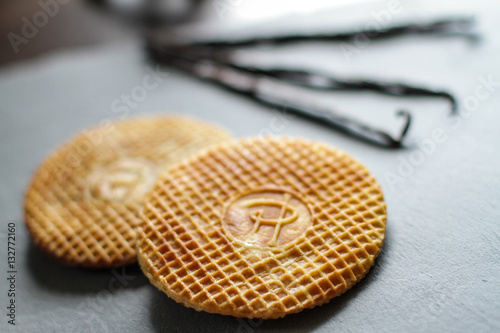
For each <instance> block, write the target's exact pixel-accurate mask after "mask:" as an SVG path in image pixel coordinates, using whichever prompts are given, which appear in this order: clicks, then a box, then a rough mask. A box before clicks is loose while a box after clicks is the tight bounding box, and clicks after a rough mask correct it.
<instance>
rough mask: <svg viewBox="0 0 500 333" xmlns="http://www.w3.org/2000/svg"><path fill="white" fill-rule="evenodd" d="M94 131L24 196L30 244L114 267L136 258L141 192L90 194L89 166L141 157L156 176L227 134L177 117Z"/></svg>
mask: <svg viewBox="0 0 500 333" xmlns="http://www.w3.org/2000/svg"><path fill="white" fill-rule="evenodd" d="M99 130H100V129H99V128H94V129H91V130H88V131H86V132H85V134H80V135H78V136H77V137H75V138H74V139H73V140H71V141H69V142H68V143H67V144H66V145H64V146H63V147H62V148H61V149H59V150H57V151H56V152H55V153H54V154H53V155H51V156H50V157H49V158H48V159H47V160H46V161H44V162H43V164H42V165H41V166H40V168H39V169H38V170H37V172H36V174H35V176H34V178H33V181H32V183H31V185H30V187H29V189H28V191H27V195H26V200H25V219H26V223H27V226H28V230H29V231H30V234H31V235H32V238H33V240H34V242H35V244H36V245H37V246H38V247H40V248H41V249H42V250H44V252H46V253H47V254H49V255H50V256H52V257H54V258H55V259H57V260H59V261H61V262H63V263H65V264H68V265H79V266H85V267H92V268H98V267H118V266H123V265H126V264H130V263H133V262H135V261H136V260H137V256H136V250H135V242H136V233H135V229H134V228H136V227H137V225H138V222H139V218H138V213H139V211H140V210H141V209H142V201H143V199H144V196H142V198H138V199H137V200H132V201H127V202H123V201H113V200H102V199H100V198H95V197H93V196H92V195H89V177H90V174H91V172H92V170H95V169H96V168H98V167H101V166H103V165H106V164H107V163H112V162H113V161H119V160H121V159H124V158H127V159H143V160H146V161H147V162H148V163H149V164H150V165H151V166H153V167H154V168H156V169H153V170H151V171H149V172H151V173H153V174H152V175H151V176H152V177H154V178H153V179H156V176H157V175H156V174H157V173H160V172H162V171H163V170H164V169H166V168H168V167H170V166H171V165H172V164H174V163H177V162H179V161H180V160H181V159H182V158H185V157H187V156H189V155H191V154H193V153H195V152H197V151H198V150H200V149H201V148H204V147H206V146H208V145H210V144H213V143H220V142H222V141H224V140H229V139H231V136H230V135H229V134H228V133H227V132H226V131H224V130H222V129H219V128H217V127H214V126H212V125H210V124H206V123H204V122H201V121H197V120H194V119H191V118H187V117H179V116H164V117H162V116H158V117H146V118H137V119H131V120H127V121H121V122H116V123H114V127H113V128H112V129H111V130H109V131H106V132H104V133H102V132H98V131H99ZM99 133H102V137H101V140H100V141H98V134H99ZM91 137H93V139H94V141H95V142H97V143H96V144H92V143H91V141H90V139H89V138H91Z"/></svg>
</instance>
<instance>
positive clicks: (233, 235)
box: [137, 137, 386, 319]
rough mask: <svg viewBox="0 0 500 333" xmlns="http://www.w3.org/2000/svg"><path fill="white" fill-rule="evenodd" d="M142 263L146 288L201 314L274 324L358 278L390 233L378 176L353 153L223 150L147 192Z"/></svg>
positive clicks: (270, 140) (269, 143) (276, 142)
mask: <svg viewBox="0 0 500 333" xmlns="http://www.w3.org/2000/svg"><path fill="white" fill-rule="evenodd" d="M143 220H144V222H143V223H142V224H141V228H139V231H138V244H137V247H138V257H139V263H140V265H141V268H142V270H143V271H144V273H145V274H146V275H147V276H148V278H149V279H150V281H151V282H152V283H153V284H154V285H155V286H156V287H157V288H159V289H160V290H162V291H163V292H165V293H166V294H167V295H168V296H170V297H171V298H173V299H174V300H176V301H177V302H180V303H183V304H184V305H186V306H188V307H192V308H194V309H196V310H204V311H207V312H212V313H220V314H225V315H233V316H237V317H249V318H254V317H255V318H256V317H259V318H264V319H266V318H278V317H282V316H284V315H287V314H290V313H296V312H299V311H301V310H302V309H304V308H312V307H314V306H316V305H320V304H323V303H325V302H327V301H328V300H330V299H331V298H333V297H335V296H338V295H340V294H342V293H343V292H344V291H346V290H348V289H349V288H351V287H352V286H353V285H354V284H355V283H356V282H358V281H359V280H360V279H361V278H362V277H363V276H364V275H365V274H366V273H367V271H368V269H369V268H370V266H371V265H372V264H373V262H374V259H375V257H376V256H377V255H378V254H379V252H380V250H381V246H382V243H383V241H384V235H385V225H386V206H385V202H384V198H383V194H382V191H381V189H380V186H379V184H378V183H377V181H376V180H375V179H374V178H373V177H372V176H371V175H370V173H369V172H368V170H367V169H366V168H365V167H364V166H363V165H362V164H360V163H359V162H357V161H355V160H354V159H353V158H352V157H350V156H349V155H347V154H345V153H343V152H341V151H339V150H337V149H334V148H332V147H329V146H326V145H324V144H321V143H316V142H310V141H305V140H301V139H291V138H282V137H265V138H251V139H243V140H238V141H233V142H231V143H227V144H220V145H217V146H214V147H211V148H210V149H208V150H205V151H204V152H200V153H198V154H196V155H194V156H192V157H191V158H189V159H187V160H185V161H183V162H182V163H180V164H177V165H176V166H174V167H173V168H172V169H170V170H169V173H168V174H166V175H165V176H164V177H162V178H161V179H160V180H159V181H158V183H157V184H156V186H155V188H154V189H153V191H152V192H151V193H150V194H149V195H148V198H147V199H146V202H145V208H144V211H143Z"/></svg>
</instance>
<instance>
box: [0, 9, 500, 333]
mask: <svg viewBox="0 0 500 333" xmlns="http://www.w3.org/2000/svg"><path fill="white" fill-rule="evenodd" d="M387 6H388V5H387V3H386V2H378V1H377V2H370V3H369V4H366V5H364V6H363V7H356V8H351V7H349V8H346V9H343V10H335V11H330V12H328V11H322V12H320V13H317V14H315V16H314V18H315V19H314V20H311V17H309V18H308V19H304V18H301V17H291V18H289V19H284V20H283V21H280V22H272V23H269V24H267V25H260V26H259V27H256V28H255V29H251V31H250V32H252V33H254V32H255V31H256V30H259V29H260V30H262V31H263V32H266V31H271V30H273V29H275V30H280V29H283V30H286V29H298V28H301V27H310V26H311V25H312V26H314V24H318V26H319V27H322V26H321V24H319V23H318V22H323V23H322V24H324V25H323V27H325V26H331V27H337V26H338V27H342V26H345V25H346V24H347V23H349V22H351V23H355V24H357V26H359V27H362V26H363V25H364V24H363V23H362V22H368V21H372V22H373V20H375V18H374V16H373V11H375V13H378V12H379V11H380V10H385V9H387V8H388V7H387ZM401 6H402V10H401V12H400V13H398V14H394V15H392V16H391V20H392V22H393V23H396V22H400V21H405V20H407V19H418V18H431V17H437V16H442V15H444V14H450V13H451V14H454V13H465V14H474V15H476V17H477V19H478V30H479V31H481V33H482V34H483V37H484V38H483V40H482V42H481V43H479V44H475V45H474V44H471V43H470V42H468V41H467V40H465V39H463V38H455V37H450V38H437V37H436V38H421V37H411V38H402V39H394V40H387V41H373V42H369V43H367V44H363V45H362V46H360V47H357V49H356V52H355V53H353V54H352V55H351V57H350V58H348V57H346V55H345V53H344V52H343V51H342V49H341V47H340V46H339V45H338V44H334V45H326V44H317V45H313V46H309V47H304V46H301V45H297V46H290V47H286V48H284V49H282V50H276V51H274V50H273V51H271V50H270V51H269V53H268V54H272V55H273V57H272V60H273V61H275V62H278V63H286V64H294V65H295V64H301V65H303V66H310V67H312V66H314V67H315V68H321V69H323V70H325V71H328V72H332V73H336V74H338V75H346V76H348V75H351V76H362V75H364V76H370V77H375V78H385V79H399V80H403V81H408V82H414V83H424V84H427V85H429V86H432V87H447V88H448V89H450V90H452V91H454V92H455V93H456V94H457V96H459V100H460V106H461V110H460V112H461V113H460V115H459V116H457V117H454V118H449V117H448V115H447V114H448V112H449V111H448V108H449V106H448V105H447V104H446V102H443V101H440V100H431V99H412V100H406V99H394V98H387V97H380V96H376V95H373V94H368V93H367V94H338V93H336V94H327V95H325V94H322V95H318V96H317V97H318V99H319V100H321V101H322V103H324V104H325V105H329V106H332V107H334V108H336V109H338V110H344V111H346V112H349V113H351V114H353V115H355V116H358V117H363V118H364V119H367V121H371V122H374V123H377V124H379V125H380V126H381V127H384V128H388V129H389V130H395V128H397V126H398V120H397V119H396V118H395V117H394V110H396V109H397V108H399V107H404V108H408V109H410V110H412V111H413V113H414V115H415V123H414V127H413V128H412V131H411V133H410V137H409V138H408V142H407V143H408V148H406V149H403V150H387V149H382V148H376V147H372V146H369V145H366V144H365V143H363V142H360V141H357V140H353V139H350V138H348V137H346V136H343V135H341V134H339V133H337V132H334V131H332V130H329V129H327V128H325V127H322V126H319V125H317V124H312V123H309V122H307V121H304V120H302V119H300V118H296V117H295V118H294V117H290V116H286V115H285V116H282V115H280V113H279V111H275V112H271V110H269V109H266V108H264V107H261V106H259V105H257V104H254V103H252V102H251V101H248V100H245V99H242V98H240V97H238V96H235V95H233V94H231V93H229V92H226V91H223V90H220V89H218V88H216V87H214V86H211V85H209V84H206V83H203V82H200V81H198V80H196V79H193V78H191V77H189V76H186V75H184V74H182V73H179V72H177V71H175V70H171V69H169V70H168V73H165V72H164V73H162V76H160V80H161V82H160V84H159V85H158V86H157V87H156V88H155V89H153V90H151V91H149V92H148V95H147V97H146V98H145V99H144V100H141V101H136V102H137V103H136V104H134V107H130V108H129V110H128V112H126V113H127V114H126V116H137V115H142V114H154V113H172V112H176V113H183V114H190V115H193V116H197V117H200V118H203V119H206V120H209V121H212V122H214V123H217V124H220V125H222V126H225V127H227V128H228V129H230V130H231V131H232V132H233V133H234V134H235V135H236V136H238V137H244V136H249V135H257V134H260V133H267V132H269V131H273V132H274V133H275V134H279V135H290V136H301V137H305V138H309V139H314V140H321V141H324V142H327V143H329V144H332V145H334V146H337V147H339V148H341V149H343V150H345V151H347V152H349V153H351V154H352V155H353V156H355V157H356V158H357V159H359V160H360V161H362V162H363V163H365V164H366V165H367V166H368V168H369V169H370V170H371V172H372V173H373V174H374V175H375V176H376V178H377V179H378V180H379V181H380V183H381V184H382V187H383V189H384V192H385V197H386V201H387V205H388V225H387V238H386V243H385V245H384V248H383V251H382V253H381V255H380V257H379V258H378V259H377V261H376V264H375V266H374V267H373V268H372V270H371V272H370V273H369V274H368V275H367V276H366V277H365V278H364V279H363V280H362V281H361V282H360V283H359V284H358V285H356V286H355V287H354V288H353V289H352V290H350V291H349V292H347V293H346V294H344V295H342V296H340V297H338V298H336V299H333V300H332V301H331V302H330V303H328V304H326V305H323V306H321V307H317V308H315V309H312V310H305V311H303V312H302V313H300V314H296V315H290V316H288V317H286V318H284V319H279V320H269V321H264V322H261V321H250V320H243V319H236V318H232V317H225V316H219V315H213V314H207V313H201V312H196V311H194V310H191V309H187V308H185V307H183V306H182V305H178V304H176V303H175V302H174V301H172V300H170V299H169V298H168V297H167V296H166V295H164V294H162V293H161V292H159V291H157V290H156V289H155V288H154V287H152V286H151V285H150V284H149V282H148V281H147V280H146V278H145V277H144V276H143V275H142V273H141V272H140V270H139V269H138V267H137V266H134V265H132V266H128V267H126V268H124V269H119V270H114V271H108V270H101V271H88V270H82V269H75V268H67V267H63V266H60V265H58V264H56V263H54V262H53V261H51V260H49V259H47V258H46V257H45V256H44V255H42V254H40V253H39V251H37V249H35V248H34V247H33V245H32V244H31V242H30V240H29V237H28V235H27V231H26V228H25V226H24V221H23V217H22V216H23V208H22V202H23V196H24V192H25V189H26V186H27V184H28V182H29V180H30V177H31V176H32V174H33V172H34V170H35V169H36V167H37V165H38V164H39V163H40V162H41V161H42V160H43V158H44V157H45V156H46V155H47V154H48V153H49V152H51V151H52V150H53V149H55V148H56V147H58V146H59V145H60V144H61V143H63V142H64V141H65V140H67V139H68V138H69V137H71V136H72V135H74V134H75V133H76V132H77V131H79V130H81V129H83V128H85V127H87V126H90V125H93V124H96V123H99V122H100V121H102V120H104V119H108V118H112V119H115V118H119V117H121V116H123V114H122V113H116V112H114V111H116V110H114V109H113V107H112V104H113V102H114V101H115V100H117V99H118V100H119V99H120V96H121V95H122V94H127V93H131V92H132V91H133V89H134V88H135V87H137V86H140V85H141V84H142V80H143V78H144V77H145V75H147V73H148V71H149V70H150V69H151V68H152V65H151V64H149V63H147V62H146V61H145V60H144V55H143V53H142V51H141V48H140V46H139V45H137V44H136V43H134V42H130V43H120V44H118V45H110V46H109V47H101V48H94V49H83V50H78V51H68V52H63V53H58V54H53V55H50V56H46V57H42V58H39V59H37V60H36V61H31V62H27V63H24V64H19V65H16V66H12V67H9V68H4V69H2V70H1V71H0V101H1V102H0V212H1V215H0V234H1V238H0V239H1V246H0V258H1V260H0V263H1V269H2V272H3V273H2V275H1V279H0V281H1V282H0V295H1V296H0V299H1V304H0V308H1V309H3V310H2V311H0V312H1V316H0V318H1V320H0V331H1V332H11V331H12V332H92V331H95V332H146V331H158V332H191V331H192V332H205V331H206V332H234V331H237V332H252V331H255V332H258V331H266V332H267V331H290V332H295V331H297V332H298V331H300V332H301V331H316V332H331V331H334V332H361V331H376V332H394V331H398V332H399V331H411V332H458V331H463V332H470V331H473V330H474V331H476V332H498V331H499V330H500V268H499V261H500V238H499V237H500V212H499V207H500V174H499V171H500V168H499V167H500V149H499V145H500V83H499V82H500V66H499V62H498V57H499V55H500V38H499V36H498V30H499V28H500V24H499V22H498V14H499V13H500V4H499V3H498V2H493V1H474V2H464V3H463V2H461V3H459V4H457V3H456V2H450V1H443V2H439V3H438V4H437V3H432V2H428V1H424V2H419V3H418V4H417V3H416V2H415V1H414V2H412V1H403V2H401ZM450 8H453V9H450ZM347 11H350V13H351V14H352V15H347V14H346V12H347ZM324 22H326V23H324ZM309 24H310V25H309ZM220 29H221V30H222V31H224V29H225V28H224V25H223V24H221V28H220ZM225 31H226V32H227V29H226V30H225ZM245 31H248V29H247V30H245V29H241V30H240V31H238V33H244V32H245ZM252 58H254V59H257V60H258V59H259V56H258V54H255V57H252ZM488 80H489V81H492V82H493V83H490V84H488V83H485V82H486V81H488ZM118 103H121V102H118ZM122 111H123V110H122ZM275 117H278V118H279V119H281V122H279V124H280V125H283V126H274V125H273V124H276V120H273V119H275ZM280 117H284V118H280ZM8 223H14V224H15V225H16V245H15V246H16V270H17V274H16V296H15V300H16V325H15V326H12V325H9V324H8V323H7V320H8V317H7V316H6V314H5V313H6V312H7V310H6V306H7V305H8V297H7V291H8V288H9V285H8V281H7V277H8V273H7V270H8V267H7V262H6V261H7V235H6V234H7V232H8V230H7V224H8ZM117 277H119V278H117Z"/></svg>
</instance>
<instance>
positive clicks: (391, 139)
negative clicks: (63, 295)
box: [147, 18, 477, 148]
mask: <svg viewBox="0 0 500 333" xmlns="http://www.w3.org/2000/svg"><path fill="white" fill-rule="evenodd" d="M472 24H473V20H472V19H471V18H452V19H443V20H438V21H434V22H431V23H428V22H427V23H419V24H416V23H413V24H405V25H398V26H393V27H390V28H387V29H384V30H358V31H348V32H332V33H322V34H307V35H281V36H267V37H255V38H246V39H240V40H235V39H231V40H216V39H215V40H192V41H188V42H186V41H182V42H179V41H178V40H172V38H169V39H165V36H164V34H158V33H152V34H150V35H148V37H147V51H148V53H149V55H150V56H151V58H152V59H153V60H154V61H157V62H160V63H162V64H165V65H167V66H173V67H175V68H178V69H181V70H183V71H185V72H187V73H189V74H191V75H194V76H196V77H198V78H200V79H204V80H207V81H210V82H213V83H215V84H218V85H219V86H221V87H223V88H225V89H228V90H231V91H233V92H236V93H239V94H241V95H244V96H246V97H248V98H251V99H253V100H255V101H256V102H258V103H261V104H264V105H267V106H270V107H273V108H280V109H285V110H286V111H287V112H289V113H293V114H297V115H300V116H303V117H306V118H309V119H312V120H315V121H318V122H320V123H322V124H324V125H327V126H331V127H333V128H335V129H337V130H340V131H343V132H345V133H347V134H350V135H353V136H355V137H357V138H360V139H362V140H364V141H366V142H370V143H374V144H377V145H380V146H384V147H390V148H397V147H401V146H402V143H403V139H404V137H405V135H406V133H407V132H408V129H409V127H410V124H411V114H410V113H409V112H407V111H403V110H401V111H398V112H397V115H398V116H401V117H403V119H404V122H403V125H402V128H401V129H400V130H399V134H398V135H396V136H395V135H391V134H389V133H387V132H386V131H384V130H381V129H377V128H374V127H373V126H371V125H370V124H367V123H363V122H361V121H359V120H357V119H353V118H349V117H347V116H345V115H341V114H340V113H338V112H335V111H333V110H330V109H322V108H319V107H315V106H314V105H313V104H312V103H310V102H306V101H303V100H301V101H297V100H296V98H295V99H294V98H293V97H294V96H293V95H291V94H288V95H287V94H286V92H285V94H283V93H276V92H280V91H281V92H283V88H282V87H283V84H285V85H294V86H300V87H303V88H306V89H316V90H323V91H327V90H330V91H332V90H341V91H347V90H350V91H373V92H376V93H380V94H385V95H392V96H403V97H404V96H406V97H439V98H444V99H446V100H448V101H449V102H450V103H451V110H452V114H454V113H456V112H457V101H456V98H455V97H454V96H453V95H452V94H451V93H450V92H448V91H446V90H433V89H428V88H426V87H420V86H414V85H408V84H404V83H399V82H383V81H378V80H373V79H345V78H337V77H332V76H330V75H325V74H322V73H320V72H315V71H311V70H305V69H300V68H290V67H265V68H264V67H259V66H251V65H247V64H244V63H243V62H241V61H238V57H237V54H236V52H235V51H238V50H241V49H242V48H248V47H260V46H266V47H270V46H273V47H280V46H282V45H288V44H291V43H298V42H300V43H304V42H312V41H322V42H332V43H336V42H337V43H338V42H349V41H352V40H355V39H356V38H358V37H359V36H361V35H364V36H370V38H371V39H386V38H393V37H400V36H404V35H421V36H429V35H433V36H436V35H440V36H452V35H461V36H466V37H472V38H476V37H477V36H476V35H475V34H473V33H471V32H470V31H469V30H470V28H471V27H472Z"/></svg>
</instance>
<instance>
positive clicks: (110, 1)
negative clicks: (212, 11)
mask: <svg viewBox="0 0 500 333" xmlns="http://www.w3.org/2000/svg"><path fill="white" fill-rule="evenodd" d="M87 1H89V2H90V3H93V4H95V5H97V6H99V7H100V8H102V9H104V10H105V11H107V12H108V13H111V14H116V15H117V16H119V17H121V18H124V19H126V20H129V21H133V22H136V23H138V24H141V25H144V26H148V27H156V26H161V25H164V24H171V23H179V22H185V21H188V20H191V19H193V18H194V17H195V15H196V13H197V9H198V8H199V7H200V4H201V3H202V2H203V1H202V0H87Z"/></svg>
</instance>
